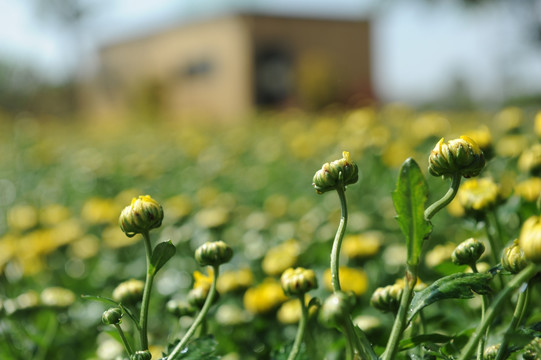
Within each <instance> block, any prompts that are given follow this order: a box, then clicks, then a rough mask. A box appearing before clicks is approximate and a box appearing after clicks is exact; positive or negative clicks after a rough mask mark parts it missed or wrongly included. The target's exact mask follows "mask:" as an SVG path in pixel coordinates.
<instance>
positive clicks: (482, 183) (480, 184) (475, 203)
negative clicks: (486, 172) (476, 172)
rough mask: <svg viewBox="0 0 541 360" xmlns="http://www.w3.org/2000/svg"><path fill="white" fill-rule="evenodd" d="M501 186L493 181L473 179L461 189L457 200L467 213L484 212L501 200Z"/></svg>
mask: <svg viewBox="0 0 541 360" xmlns="http://www.w3.org/2000/svg"><path fill="white" fill-rule="evenodd" d="M499 194H500V189H499V186H498V185H497V184H496V183H494V181H493V180H492V179H489V178H483V179H471V180H468V181H466V182H464V184H462V186H461V187H460V189H459V190H458V194H457V198H458V200H459V202H460V205H462V207H463V208H464V209H465V210H466V212H473V213H478V212H484V211H487V210H490V209H492V208H494V207H495V206H496V204H497V203H498V201H499V200H500V196H499Z"/></svg>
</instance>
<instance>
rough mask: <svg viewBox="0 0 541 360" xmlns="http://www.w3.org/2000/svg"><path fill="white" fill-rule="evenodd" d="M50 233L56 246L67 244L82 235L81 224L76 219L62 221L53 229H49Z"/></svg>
mask: <svg viewBox="0 0 541 360" xmlns="http://www.w3.org/2000/svg"><path fill="white" fill-rule="evenodd" d="M51 232H52V237H53V239H54V241H55V243H56V244H57V246H61V245H64V244H68V243H70V242H72V241H74V240H76V239H79V238H81V236H83V234H84V231H83V228H82V226H81V224H80V223H79V221H78V220H76V219H70V220H66V221H62V222H61V223H59V224H57V225H56V226H55V227H53V228H51Z"/></svg>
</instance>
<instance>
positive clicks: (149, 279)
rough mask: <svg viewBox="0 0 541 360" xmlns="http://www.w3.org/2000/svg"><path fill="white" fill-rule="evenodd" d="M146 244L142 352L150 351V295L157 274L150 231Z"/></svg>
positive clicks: (142, 309) (141, 336)
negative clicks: (152, 265)
mask: <svg viewBox="0 0 541 360" xmlns="http://www.w3.org/2000/svg"><path fill="white" fill-rule="evenodd" d="M142 235H143V240H144V243H145V250H146V260H147V275H146V280H145V287H144V290H143V300H142V302H141V313H140V318H139V323H140V324H141V331H140V338H141V348H142V350H148V307H149V304H150V293H151V291H152V283H153V282H154V275H155V272H154V271H152V267H151V259H152V246H151V244H150V235H149V233H148V231H145V232H143V233H142Z"/></svg>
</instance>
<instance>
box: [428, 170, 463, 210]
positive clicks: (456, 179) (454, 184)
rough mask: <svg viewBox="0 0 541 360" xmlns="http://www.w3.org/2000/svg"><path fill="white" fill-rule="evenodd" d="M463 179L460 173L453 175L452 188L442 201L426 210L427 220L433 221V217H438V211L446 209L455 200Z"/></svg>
mask: <svg viewBox="0 0 541 360" xmlns="http://www.w3.org/2000/svg"><path fill="white" fill-rule="evenodd" d="M461 179H462V176H461V175H460V173H455V174H453V177H452V178H451V187H450V188H449V190H448V191H447V193H446V194H445V195H443V197H442V198H441V199H439V200H438V201H436V202H434V203H433V204H432V205H430V206H429V207H428V208H427V209H426V210H425V218H426V219H427V220H430V219H432V217H433V216H434V215H436V213H437V212H438V211H440V210H441V209H443V208H444V207H446V206H447V205H448V204H449V203H450V202H451V201H452V200H453V199H454V198H455V196H456V193H457V191H458V187H459V186H460V180H461Z"/></svg>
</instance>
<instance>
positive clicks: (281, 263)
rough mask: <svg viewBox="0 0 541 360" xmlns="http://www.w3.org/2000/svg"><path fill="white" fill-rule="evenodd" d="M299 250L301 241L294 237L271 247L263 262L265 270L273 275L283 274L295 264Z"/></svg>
mask: <svg viewBox="0 0 541 360" xmlns="http://www.w3.org/2000/svg"><path fill="white" fill-rule="evenodd" d="M299 251H300V246H299V243H298V242H297V241H296V240H294V239H289V240H287V241H285V242H283V243H282V244H280V245H278V246H276V247H273V248H271V249H269V250H268V251H267V254H266V255H265V257H264V258H263V261H262V263H261V266H262V267H263V271H264V272H265V274H267V275H271V276H277V275H281V274H282V273H283V272H284V271H285V270H286V269H287V268H290V267H292V266H294V265H295V262H296V261H297V257H298V256H299Z"/></svg>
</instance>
